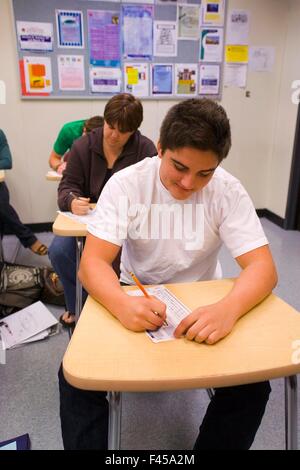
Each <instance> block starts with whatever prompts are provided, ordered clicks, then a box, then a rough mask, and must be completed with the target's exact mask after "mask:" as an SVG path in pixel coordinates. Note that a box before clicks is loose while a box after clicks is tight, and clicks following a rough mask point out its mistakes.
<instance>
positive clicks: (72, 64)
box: [57, 55, 85, 91]
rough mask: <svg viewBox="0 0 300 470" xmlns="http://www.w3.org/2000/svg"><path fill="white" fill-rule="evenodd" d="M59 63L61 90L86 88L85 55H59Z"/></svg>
mask: <svg viewBox="0 0 300 470" xmlns="http://www.w3.org/2000/svg"><path fill="white" fill-rule="evenodd" d="M57 63H58V82H59V89H60V90H63V91H71V90H72V91H82V90H85V79H84V56H83V55H58V56H57Z"/></svg>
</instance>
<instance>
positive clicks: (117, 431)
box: [108, 392, 122, 450]
mask: <svg viewBox="0 0 300 470" xmlns="http://www.w3.org/2000/svg"><path fill="white" fill-rule="evenodd" d="M108 401H109V423H108V450H120V446H121V416H122V393H121V392H108Z"/></svg>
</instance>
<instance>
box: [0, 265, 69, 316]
mask: <svg viewBox="0 0 300 470" xmlns="http://www.w3.org/2000/svg"><path fill="white" fill-rule="evenodd" d="M52 279H55V282H54V280H52ZM38 300H41V301H42V302H46V303H55V304H56V305H64V304H65V301H64V294H63V289H62V285H61V284H60V283H59V282H58V276H57V275H56V274H55V273H54V272H53V271H51V270H50V269H49V268H38V267H34V266H23V265H18V264H12V263H6V262H5V263H1V262H0V317H4V316H6V315H9V314H11V313H14V312H17V311H18V310H20V309H22V308H25V307H28V305H31V304H32V303H34V302H37V301H38Z"/></svg>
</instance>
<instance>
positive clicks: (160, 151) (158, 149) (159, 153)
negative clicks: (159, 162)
mask: <svg viewBox="0 0 300 470" xmlns="http://www.w3.org/2000/svg"><path fill="white" fill-rule="evenodd" d="M157 155H158V156H159V158H162V157H163V152H162V148H161V145H160V141H158V142H157Z"/></svg>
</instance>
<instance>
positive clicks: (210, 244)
mask: <svg viewBox="0 0 300 470" xmlns="http://www.w3.org/2000/svg"><path fill="white" fill-rule="evenodd" d="M230 146H231V132H230V124H229V120H228V118H227V116H226V113H225V111H224V109H223V108H222V107H221V106H220V105H218V104H217V103H215V102H214V101H212V100H208V99H189V100H186V101H182V102H181V103H179V104H176V105H175V106H173V107H172V108H171V109H170V110H169V112H168V113H167V115H166V117H165V119H164V121H163V123H162V126H161V130H160V139H159V143H158V156H157V157H154V158H151V159H150V158H146V159H144V160H143V161H141V162H139V163H137V164H136V165H133V166H131V167H129V168H126V169H125V170H123V171H120V172H119V173H117V174H116V175H114V176H113V177H112V178H111V179H110V181H109V182H108V183H107V185H106V186H105V188H104V190H103V191H102V193H101V196H100V198H99V201H98V204H97V209H96V213H95V217H94V218H93V221H92V223H91V224H89V225H88V236H87V239H86V244H85V248H84V252H83V256H82V259H81V264H80V270H79V277H80V279H81V281H82V283H83V285H84V287H85V289H86V290H87V292H88V293H89V294H91V295H92V296H93V297H94V298H95V299H97V300H98V301H99V302H100V303H101V304H103V305H104V306H105V307H106V308H107V309H108V310H109V311H110V312H111V314H112V315H113V316H115V317H116V318H117V319H118V320H119V321H120V322H121V323H122V325H123V326H124V327H125V328H128V329H129V330H132V331H145V330H146V329H149V330H156V329H157V328H160V327H161V326H162V325H163V322H164V320H165V319H166V306H165V304H164V303H162V302H161V301H159V300H158V299H156V298H155V297H150V298H146V297H143V296H142V297H132V296H129V295H127V294H126V293H125V292H124V291H123V290H122V288H121V287H120V283H119V279H118V278H117V276H116V274H115V272H114V271H113V269H112V262H113V260H114V259H115V258H116V256H117V255H118V253H119V251H120V249H121V247H122V255H121V277H120V280H121V282H123V283H125V284H132V283H133V282H132V279H131V276H130V272H131V271H133V272H134V273H135V274H136V275H137V277H138V278H139V279H140V280H141V282H142V283H144V284H164V283H172V282H191V281H199V280H210V279H216V278H219V277H221V268H220V265H219V263H218V253H219V251H220V248H221V246H222V244H223V243H224V244H225V245H226V246H227V248H228V249H229V250H230V252H231V254H232V256H233V257H234V258H235V259H236V261H237V263H238V265H239V266H240V268H241V273H240V275H239V276H238V278H237V279H236V280H235V283H234V286H233V288H232V290H231V292H230V293H229V294H228V295H226V296H225V297H224V298H223V299H221V300H220V301H218V302H216V303H213V304H210V305H199V307H198V308H196V309H195V310H194V311H193V312H191V313H190V314H188V315H187V316H186V317H185V318H184V319H183V320H182V321H181V322H180V324H179V325H178V326H177V328H176V330H175V336H176V338H179V337H181V336H185V337H186V338H187V339H188V340H191V341H196V342H198V343H202V342H205V343H207V344H209V345H212V344H214V343H216V342H217V341H219V340H220V339H222V338H224V337H225V336H226V335H228V334H229V333H230V332H231V330H232V329H233V328H234V325H235V323H236V322H237V321H238V319H239V318H240V317H241V316H243V315H244V314H246V313H247V312H248V311H249V310H250V309H251V308H252V307H254V306H255V305H256V304H258V303H259V302H261V301H262V300H263V299H264V298H265V297H266V296H267V295H269V294H270V293H271V291H272V289H273V287H274V286H275V284H276V281H277V275H276V269H275V266H274V263H273V259H272V255H271V253H270V250H269V247H268V241H267V239H266V237H265V234H264V232H263V229H262V227H261V224H260V221H259V219H258V217H257V215H256V212H255V209H254V207H253V204H252V202H251V200H250V198H249V196H248V194H247V192H246V191H245V189H244V188H243V186H242V185H241V183H240V182H239V181H238V180H237V179H236V178H235V177H233V176H232V175H230V174H229V173H228V172H227V171H225V170H224V169H222V168H221V167H220V163H221V162H222V160H223V159H224V158H225V157H226V156H227V154H228V152H229V149H230ZM121 200H122V201H125V202H126V203H127V204H128V210H127V211H126V210H125V211H124V203H123V204H120V201H121ZM158 207H159V208H160V209H162V213H161V218H160V219H158V222H157V223H156V225H155V227H151V220H155V219H153V218H152V216H153V215H154V212H153V211H155V210H157V208H158ZM122 208H123V209H122ZM173 209H174V211H173ZM200 209H201V210H200ZM202 209H203V212H202ZM164 211H165V212H164ZM172 212H173V214H176V217H177V218H175V216H174V218H173V219H171V223H170V224H169V225H170V233H169V234H167V232H164V234H165V235H164V237H160V238H159V237H158V239H157V234H159V233H162V229H163V227H164V224H163V222H165V221H166V218H167V217H168V216H169V215H170V214H172ZM156 220H157V219H156ZM108 221H109V223H107V222H108ZM192 221H193V225H194V226H193V227H192V226H191V228H190V230H189V231H187V233H186V229H187V227H188V225H189V224H190V223H191V222H192ZM172 222H173V225H172ZM171 227H173V228H171ZM179 227H181V232H180V233H181V237H179V235H178V230H177V229H178V228H179ZM153 228H154V229H155V234H154V237H153V238H152V232H151V229H152V230H153ZM201 234H202V235H203V236H201ZM156 313H158V314H159V316H158V315H157V314H156ZM91 328H93V325H91ZM253 342H254V344H255V338H253ZM104 354H105V351H104ZM137 354H138V351H137ZM199 367H201V365H199ZM59 383H60V400H61V402H60V413H61V424H62V434H63V441H64V446H65V448H66V449H83V448H85V449H105V448H106V446H107V431H108V429H107V428H108V426H107V423H108V404H107V400H106V393H105V392H92V391H82V390H79V389H76V388H74V387H72V386H71V385H69V384H68V383H67V382H66V380H65V379H64V376H63V373H62V369H60V372H59ZM269 393H270V385H269V382H262V383H256V384H250V385H242V386H236V387H226V388H219V389H217V390H215V395H214V396H213V398H212V400H211V402H210V404H209V406H208V410H207V412H206V415H205V417H204V420H203V422H202V425H201V427H200V432H199V435H198V438H197V440H196V443H195V447H194V448H195V450H200V449H249V448H250V446H251V444H252V442H253V440H254V437H255V434H256V431H257V429H258V427H259V425H260V422H261V419H262V417H263V414H264V411H265V406H266V403H267V401H268V397H269ZM79 410H80V411H79Z"/></svg>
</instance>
